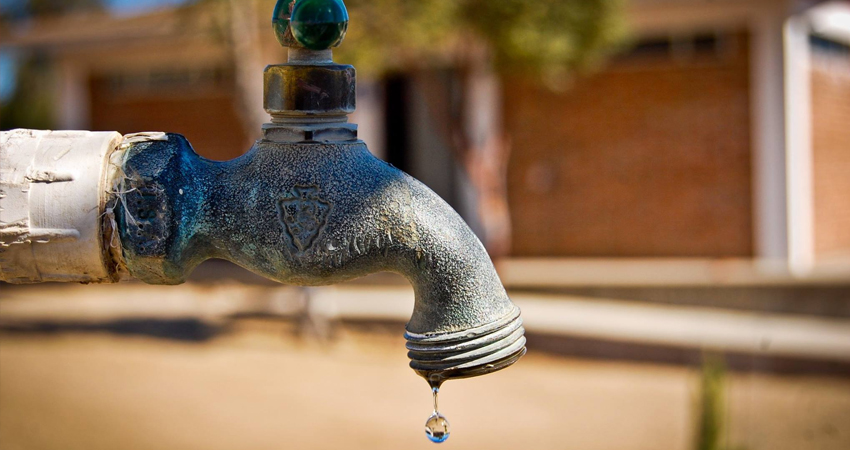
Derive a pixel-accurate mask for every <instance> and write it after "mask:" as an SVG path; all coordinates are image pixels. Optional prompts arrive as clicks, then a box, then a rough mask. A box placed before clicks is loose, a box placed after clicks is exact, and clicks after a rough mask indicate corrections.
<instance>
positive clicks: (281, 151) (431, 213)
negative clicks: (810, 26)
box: [119, 134, 525, 384]
mask: <svg viewBox="0 0 850 450" xmlns="http://www.w3.org/2000/svg"><path fill="white" fill-rule="evenodd" d="M124 161H125V162H124V167H123V171H124V173H125V174H126V178H125V180H124V186H123V188H122V192H126V194H125V195H124V198H123V200H122V201H123V202H124V204H125V205H126V206H127V207H126V208H119V211H120V213H119V229H120V236H121V242H122V246H123V254H124V259H125V261H126V265H127V268H128V270H129V271H130V273H131V274H132V275H133V276H135V277H137V278H139V279H141V280H142V281H145V282H147V283H153V284H178V283H181V282H183V281H184V280H185V279H186V276H187V275H188V274H189V273H190V272H191V270H192V269H194V267H196V266H197V265H198V264H200V263H201V262H202V261H204V260H206V259H210V258H220V259H226V260H229V261H232V262H234V263H236V264H238V265H240V266H242V267H244V268H246V269H248V270H251V271H253V272H255V273H257V274H260V275H262V276H265V277H267V278H270V279H273V280H276V281H279V282H282V283H286V284H295V285H308V286H318V285H328V284H334V283H338V282H342V281H346V280H350V279H353V278H357V277H361V276H364V275H367V274H370V273H374V272H381V271H389V272H395V273H399V274H401V275H403V276H405V277H406V278H407V279H408V280H409V281H410V282H411V284H412V285H413V288H414V292H415V297H416V301H415V306H414V310H413V313H412V316H411V318H410V321H409V322H408V324H407V326H406V329H407V333H406V334H405V337H406V339H407V341H408V343H407V348H408V350H409V353H408V355H409V357H410V359H411V367H412V368H413V369H414V370H415V371H417V372H418V373H419V374H420V375H422V376H424V377H426V378H428V379H429V381H431V382H432V383H436V384H439V383H440V382H442V381H443V380H445V379H450V378H462V377H469V376H475V375H480V374H484V373H488V372H492V371H495V370H498V369H501V368H503V367H506V366H508V365H510V364H512V363H513V362H515V361H516V360H517V359H519V357H521V356H522V354H524V353H525V338H524V336H523V333H524V330H523V328H522V321H521V319H520V318H519V309H518V308H517V307H516V306H514V305H513V304H512V303H511V301H510V299H509V298H508V296H507V294H506V292H505V289H504V288H503V287H502V284H501V282H500V280H499V277H498V275H497V274H496V271H495V269H494V268H493V264H492V262H491V261H490V258H489V256H488V255H487V252H486V250H485V249H484V247H483V245H482V244H481V242H480V241H479V240H478V238H477V237H476V236H475V235H474V234H473V233H472V231H471V230H470V229H469V228H468V227H467V225H466V224H465V223H464V222H463V220H462V219H461V218H460V216H459V215H458V214H457V213H456V212H455V211H454V210H452V208H451V207H450V206H448V205H447V204H446V203H445V202H444V201H443V200H442V199H440V198H439V197H438V196H437V195H436V194H434V193H433V192H432V191H431V190H430V189H428V188H427V187H426V186H424V185H423V184H422V183H420V182H419V181H417V180H415V179H414V178H412V177H410V176H409V175H407V174H405V173H403V172H402V171H400V170H398V169H396V168H395V167H393V166H391V165H390V164H387V163H385V162H383V161H381V160H379V159H377V158H375V157H374V156H372V154H371V153H370V152H369V151H368V149H367V148H366V145H365V144H363V143H362V142H361V141H358V140H350V141H343V142H333V143H328V142H325V143H316V142H300V143H291V142H275V141H271V140H261V141H259V142H258V143H257V144H256V145H255V146H254V148H253V149H251V151H249V152H248V153H247V154H245V155H243V156H242V157H240V158H237V159H235V160H233V161H229V162H223V163H218V162H213V161H209V160H206V159H204V158H201V157H199V156H198V155H197V154H195V152H194V151H193V150H192V148H191V146H190V145H189V143H188V141H186V140H185V138H183V137H182V136H180V135H174V134H170V135H167V140H156V141H146V142H140V143H137V144H134V145H132V146H131V147H130V148H129V149H128V150H127V153H126V155H125V157H124Z"/></svg>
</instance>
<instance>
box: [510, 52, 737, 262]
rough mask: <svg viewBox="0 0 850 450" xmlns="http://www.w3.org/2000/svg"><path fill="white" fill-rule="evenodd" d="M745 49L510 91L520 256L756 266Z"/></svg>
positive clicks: (637, 63) (518, 84)
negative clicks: (706, 260)
mask: <svg viewBox="0 0 850 450" xmlns="http://www.w3.org/2000/svg"><path fill="white" fill-rule="evenodd" d="M739 40H740V41H745V38H744V37H741V38H739ZM746 49H747V45H746V42H738V45H736V46H734V47H733V48H732V50H729V49H726V51H725V52H708V54H705V53H700V54H694V55H691V57H689V58H687V59H685V60H682V59H681V58H678V59H675V60H674V59H673V57H671V56H669V55H666V56H658V55H654V56H653V55H650V56H646V55H643V54H639V55H635V56H634V57H631V58H629V59H628V60H627V61H622V62H619V63H615V64H614V65H613V66H612V67H610V68H609V69H607V70H605V71H603V72H602V73H598V74H596V75H592V76H589V77H584V78H580V79H578V80H577V81H575V82H574V83H573V85H572V86H571V87H570V88H569V89H568V90H567V91H566V92H564V93H561V94H557V93H554V92H552V91H550V90H547V89H545V88H542V87H539V86H538V85H537V84H536V83H534V82H533V81H529V80H527V79H519V78H513V79H508V80H506V82H505V101H506V105H505V106H506V107H505V109H506V126H507V129H508V132H509V133H510V136H511V139H512V144H513V145H512V148H513V155H512V158H511V162H510V169H509V196H510V205H511V209H512V213H511V214H512V219H513V229H514V234H513V246H514V252H513V253H514V255H515V256H581V257H594V256H599V257H655V256H658V257H747V256H751V255H752V254H753V243H752V234H753V231H752V219H751V217H752V212H751V208H752V207H751V192H752V190H751V168H750V165H751V161H750V119H749V108H750V106H749V68H748V65H749V64H748V55H747V51H746Z"/></svg>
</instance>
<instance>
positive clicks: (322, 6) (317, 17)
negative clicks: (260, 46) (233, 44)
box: [272, 0, 348, 50]
mask: <svg viewBox="0 0 850 450" xmlns="http://www.w3.org/2000/svg"><path fill="white" fill-rule="evenodd" d="M272 26H273V27H274V32H275V36H276V37H277V40H278V42H280V45H282V46H284V47H290V48H306V49H309V50H327V49H330V48H333V47H337V46H339V44H341V43H342V40H343V39H344V38H345V32H346V31H348V10H347V9H346V8H345V4H344V3H343V2H342V0H278V1H277V4H276V5H275V8H274V13H273V15H272Z"/></svg>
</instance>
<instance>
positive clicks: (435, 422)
mask: <svg viewBox="0 0 850 450" xmlns="http://www.w3.org/2000/svg"><path fill="white" fill-rule="evenodd" d="M431 392H433V394H434V412H433V413H432V414H431V417H429V418H428V421H426V422H425V435H426V436H428V439H430V440H431V442H434V443H436V444H439V443H440V442H445V441H446V440H447V439H448V438H449V434H450V429H449V421H448V419H446V416H444V415H442V414H440V411H439V408H438V405H437V394H439V393H440V388H439V387H432V388H431Z"/></svg>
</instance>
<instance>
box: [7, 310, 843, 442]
mask: <svg viewBox="0 0 850 450" xmlns="http://www.w3.org/2000/svg"><path fill="white" fill-rule="evenodd" d="M399 333H400V330H399ZM697 386H698V382H697V374H696V373H695V372H694V371H693V370H692V369H687V368H680V367H670V366H657V365H639V364H629V363H616V362H599V361H583V360H575V359H567V358H557V357H551V356H546V355H538V354H534V353H533V352H532V353H531V354H529V356H527V357H526V358H524V359H523V360H522V361H521V362H520V363H519V364H517V365H516V366H514V367H512V368H510V369H508V370H505V371H502V372H499V373H496V374H492V375H488V376H484V377H479V378H476V379H472V380H461V381H455V382H450V383H448V384H446V385H445V386H444V389H443V393H442V395H441V398H440V405H441V410H442V412H443V413H444V414H445V415H446V416H447V417H448V418H449V420H450V421H451V424H452V436H451V438H450V439H449V441H448V442H447V443H445V444H442V445H443V446H444V447H448V448H470V449H484V448H487V449H503V448H504V449H509V448H510V449H517V448H528V449H582V450H594V449H600V450H602V449H620V450H627V449H628V450H631V449H636V450H637V449H647V450H649V449H652V450H661V449H663V450H679V449H682V450H684V449H690V448H693V445H692V442H693V437H692V436H693V428H694V426H693V424H694V422H695V411H694V398H695V397H696V389H697ZM728 396H729V398H728V400H727V404H728V414H727V416H728V420H729V422H730V429H729V432H728V433H727V434H726V437H725V440H726V442H727V443H728V444H729V446H730V448H734V449H747V450H757V449H765V450H768V449H770V450H783V449H789V450H791V449H793V450H801V449H836V450H839V449H841V450H846V449H848V448H850V380H848V379H834V378H826V377H788V376H770V375H764V374H740V373H739V374H734V375H732V376H731V377H730V379H729V381H728ZM429 413H430V392H429V391H428V388H427V385H426V384H425V383H424V382H423V381H422V380H421V379H419V378H418V377H416V376H415V375H414V374H413V372H412V371H410V370H409V369H408V368H407V359H406V356H405V351H404V343H403V340H402V339H401V337H400V336H396V335H389V334H386V333H366V332H362V331H356V332H355V331H351V330H348V331H342V333H341V335H340V336H338V338H337V339H335V340H334V341H333V342H330V343H324V344H323V343H320V342H317V341H315V340H311V339H300V338H296V337H294V335H293V334H292V333H290V332H289V331H288V329H287V325H286V324H284V323H280V322H266V321H254V320H252V321H240V323H239V325H238V326H237V329H236V330H234V331H233V332H231V333H229V334H227V335H225V336H224V337H220V338H216V339H214V340H212V341H208V342H203V343H180V342H174V341H169V340H159V339H152V338H143V337H117V336H113V335H109V334H87V335H86V334H79V333H77V334H73V333H71V334H57V335H49V336H44V335H10V334H6V335H0V448H2V449H3V450H21V449H26V450H38V449H62V450H74V449H86V450H98V449H104V450H115V449H122V450H133V449H169V450H182V449H204V450H214V449H222V450H223V449H227V450H233V449H252V450H253V449H288V448H296V449H336V448H364V449H366V448H368V449H399V448H407V449H415V448H423V449H424V448H433V444H430V443H429V442H428V441H427V440H426V438H425V436H424V431H423V424H424V422H425V419H426V418H427V417H428V415H429Z"/></svg>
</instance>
